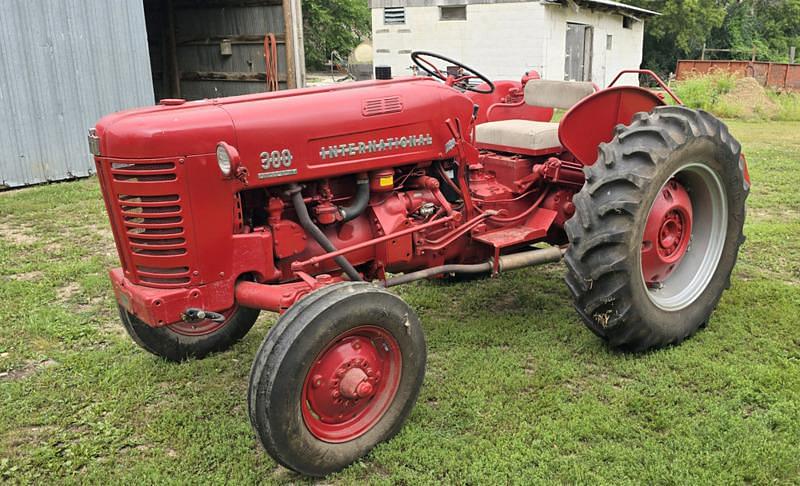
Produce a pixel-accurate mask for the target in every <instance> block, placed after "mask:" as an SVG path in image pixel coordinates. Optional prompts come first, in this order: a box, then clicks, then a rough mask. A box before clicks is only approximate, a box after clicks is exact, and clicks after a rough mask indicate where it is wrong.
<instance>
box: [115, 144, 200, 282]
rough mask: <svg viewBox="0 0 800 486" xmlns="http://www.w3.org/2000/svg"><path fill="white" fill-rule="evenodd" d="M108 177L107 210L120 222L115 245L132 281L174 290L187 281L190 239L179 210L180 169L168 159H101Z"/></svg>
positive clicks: (189, 261) (181, 201)
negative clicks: (125, 258) (129, 266)
mask: <svg viewBox="0 0 800 486" xmlns="http://www.w3.org/2000/svg"><path fill="white" fill-rule="evenodd" d="M106 162H107V164H108V170H109V172H110V174H111V177H110V178H109V179H110V180H111V186H112V190H113V195H112V197H113V200H112V202H111V207H112V208H113V210H114V211H115V212H116V213H117V220H118V221H119V222H120V223H121V225H122V228H119V231H118V233H119V234H121V235H123V240H124V241H122V242H119V243H120V246H121V247H122V248H124V250H125V251H126V252H127V254H128V256H129V258H130V261H131V262H132V264H133V268H132V269H129V270H130V271H131V273H132V274H133V275H132V276H133V278H134V281H136V282H138V283H140V284H144V285H149V286H152V287H162V288H174V287H181V286H185V285H187V284H188V283H189V282H190V281H191V266H192V265H191V260H192V255H191V252H190V246H191V245H190V241H189V239H188V234H189V233H188V231H187V228H186V224H187V221H186V218H185V214H184V211H183V208H184V206H183V197H182V195H184V194H185V185H184V181H183V178H182V174H181V173H180V169H182V167H183V166H182V165H180V166H179V165H178V164H177V163H176V161H174V160H162V159H159V160H139V159H136V160H117V159H106Z"/></svg>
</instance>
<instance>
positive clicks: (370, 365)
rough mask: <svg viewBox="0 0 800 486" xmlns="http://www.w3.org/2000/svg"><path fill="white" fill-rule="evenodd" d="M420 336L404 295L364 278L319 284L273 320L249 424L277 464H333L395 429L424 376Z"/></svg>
mask: <svg viewBox="0 0 800 486" xmlns="http://www.w3.org/2000/svg"><path fill="white" fill-rule="evenodd" d="M425 359H426V351H425V337H424V336H423V333H422V328H421V326H420V323H419V319H418V318H417V316H416V314H415V313H414V312H413V310H411V308H410V307H409V306H408V305H407V304H406V303H405V302H403V300H402V299H400V298H399V297H397V296H396V295H394V294H391V293H389V292H387V291H386V290H384V289H382V288H379V287H377V286H375V285H372V284H369V283H355V282H344V283H340V284H335V285H331V286H329V287H325V288H323V289H320V290H318V291H316V292H313V293H312V294H310V295H308V296H306V297H304V298H303V299H302V300H300V301H299V302H297V303H296V304H294V305H293V306H292V307H290V308H289V310H288V311H287V312H286V313H285V314H284V315H282V316H281V317H280V319H279V320H278V322H277V323H276V324H275V326H273V328H272V329H271V330H270V332H269V334H268V335H267V337H266V339H265V340H264V343H263V344H262V345H261V348H260V349H259V351H258V354H257V355H256V359H255V361H254V362H253V367H252V369H251V372H250V387H249V393H248V405H249V412H250V422H251V424H252V425H253V428H254V429H255V431H256V433H257V434H258V438H259V440H260V442H261V444H262V446H263V447H264V449H265V450H266V451H267V452H268V453H269V454H270V455H271V456H272V457H273V458H274V459H275V460H276V461H277V462H278V463H280V464H282V465H283V466H285V467H288V468H290V469H293V470H294V471H297V472H299V473H302V474H305V475H308V476H324V475H326V474H329V473H332V472H335V471H338V470H340V469H342V468H344V467H345V466H347V465H349V464H351V463H352V462H354V461H356V460H357V459H359V458H360V457H362V456H364V455H365V454H367V453H368V452H369V451H370V450H371V449H372V448H373V447H375V445H377V444H378V443H380V442H383V441H386V440H389V439H390V438H391V437H393V436H394V435H395V434H396V433H397V432H398V431H399V430H400V427H401V426H402V424H403V422H404V420H405V418H406V417H407V416H408V414H409V413H410V411H411V409H412V408H413V406H414V403H415V401H416V399H417V395H418V394H419V390H420V387H421V385H422V380H423V377H424V374H425Z"/></svg>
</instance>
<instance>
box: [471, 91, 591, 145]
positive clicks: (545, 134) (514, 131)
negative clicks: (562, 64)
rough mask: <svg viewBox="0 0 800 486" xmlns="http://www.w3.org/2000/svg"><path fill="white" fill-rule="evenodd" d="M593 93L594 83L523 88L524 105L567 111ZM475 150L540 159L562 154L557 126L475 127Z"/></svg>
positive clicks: (521, 123)
mask: <svg viewBox="0 0 800 486" xmlns="http://www.w3.org/2000/svg"><path fill="white" fill-rule="evenodd" d="M594 91H595V86H594V84H593V83H588V82H577V81H550V80H545V79H532V80H530V81H528V82H527V83H526V84H525V104H527V105H531V106H542V107H547V108H561V109H564V110H568V109H570V108H572V107H573V106H574V105H575V104H576V103H577V102H578V101H580V100H582V99H583V98H585V97H587V96H589V95H590V94H592V93H593V92H594ZM475 138H476V142H477V143H478V148H482V149H490V150H499V151H502V152H511V153H521V154H527V155H542V154H547V153H555V152H560V151H561V142H560V141H559V139H558V123H550V122H543V121H531V120H501V121H494V122H487V123H481V124H480V125H478V126H477V127H475Z"/></svg>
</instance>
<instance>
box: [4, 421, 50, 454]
mask: <svg viewBox="0 0 800 486" xmlns="http://www.w3.org/2000/svg"><path fill="white" fill-rule="evenodd" d="M55 432H56V428H55V427H53V426H49V425H32V426H28V427H20V428H17V429H12V430H9V431H8V432H6V434H5V436H4V437H3V443H4V444H5V446H6V447H5V450H6V452H7V453H8V452H10V453H11V454H10V455H12V456H15V455H21V453H22V452H23V451H24V450H26V449H29V448H30V447H31V446H35V445H39V444H42V443H44V442H46V441H47V439H49V438H50V437H52V436H53V434H54V433H55Z"/></svg>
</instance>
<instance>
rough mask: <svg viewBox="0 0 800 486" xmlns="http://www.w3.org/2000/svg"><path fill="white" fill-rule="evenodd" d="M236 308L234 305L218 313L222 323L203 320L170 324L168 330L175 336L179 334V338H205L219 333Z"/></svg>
mask: <svg viewBox="0 0 800 486" xmlns="http://www.w3.org/2000/svg"><path fill="white" fill-rule="evenodd" d="M238 308H239V306H236V305H234V306H233V307H231V308H230V309H228V310H226V311H225V312H220V314H222V315H223V316H225V320H224V321H222V322H216V321H212V320H210V319H203V320H202V321H198V322H184V321H179V322H176V323H173V324H170V325H169V329H170V330H171V331H173V332H174V333H175V334H180V335H181V336H191V337H196V336H206V335H208V334H211V333H214V332H216V331H219V330H220V329H222V328H223V327H224V326H225V325H226V324H228V323H229V322H230V320H231V316H232V315H233V314H234V313H235V312H236V310H237V309H238Z"/></svg>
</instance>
